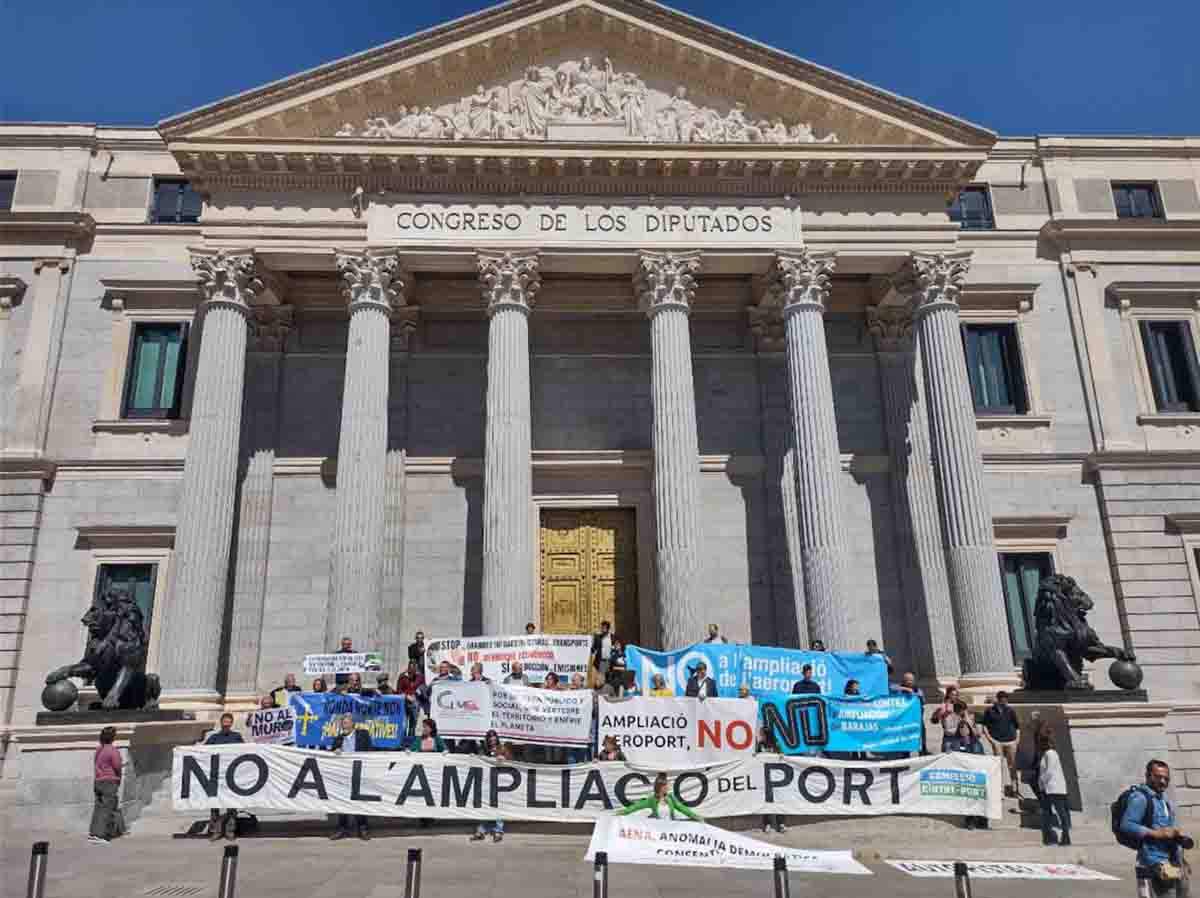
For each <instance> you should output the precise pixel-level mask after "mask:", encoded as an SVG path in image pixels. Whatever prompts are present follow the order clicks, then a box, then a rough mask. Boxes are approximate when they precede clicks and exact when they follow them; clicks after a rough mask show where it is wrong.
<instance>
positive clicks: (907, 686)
mask: <svg viewBox="0 0 1200 898" xmlns="http://www.w3.org/2000/svg"><path fill="white" fill-rule="evenodd" d="M894 691H895V692H899V693H901V694H902V695H915V696H916V697H917V699H918V700H919V701H920V703H921V712H920V717H921V754H922V755H927V754H929V744H928V737H927V736H926V734H925V693H924V691H922V690H921V688H920V687H918V686H917V676H916V674H914V673H913V672H912V671H911V670H907V671H905V672H904V673H903V674H901V676H900V682H899V683H897V684H896V686H895V688H894Z"/></svg>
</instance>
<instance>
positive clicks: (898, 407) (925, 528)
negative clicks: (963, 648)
mask: <svg viewBox="0 0 1200 898" xmlns="http://www.w3.org/2000/svg"><path fill="white" fill-rule="evenodd" d="M912 325H913V317H912V310H911V309H910V308H908V307H907V306H879V307H876V308H869V309H867V328H868V330H869V331H870V332H871V336H872V337H873V338H874V340H875V351H876V353H877V355H878V358H879V380H880V383H881V384H882V387H883V414H884V424H885V427H886V430H887V441H888V455H889V456H890V462H891V465H890V467H891V478H890V479H891V485H892V510H893V519H894V521H895V527H896V532H897V534H899V535H900V537H901V539H900V542H899V547H898V548H899V551H898V554H899V558H900V574H901V577H900V580H901V586H902V588H903V589H904V596H905V609H906V611H907V614H908V633H909V640H910V643H911V645H912V653H913V660H914V662H915V665H916V669H917V671H918V672H919V673H920V674H921V675H922V676H923V677H930V678H936V679H938V680H945V679H953V678H957V677H958V674H959V666H958V644H957V642H956V639H955V635H954V612H953V609H952V607H951V603H950V583H949V579H948V578H947V575H946V554H945V551H944V550H943V548H942V522H941V511H940V509H939V508H938V497H937V483H936V481H935V480H934V475H933V463H932V461H931V460H930V455H929V452H930V450H929V418H928V417H927V414H926V409H925V400H924V396H923V393H924V389H923V388H922V383H921V378H922V373H921V369H922V365H921V355H920V353H919V352H917V351H916V347H915V345H914V341H913V333H912Z"/></svg>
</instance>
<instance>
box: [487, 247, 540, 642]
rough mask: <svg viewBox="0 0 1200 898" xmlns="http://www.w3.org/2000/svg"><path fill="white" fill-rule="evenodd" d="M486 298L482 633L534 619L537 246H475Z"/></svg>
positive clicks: (508, 631)
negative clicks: (532, 325)
mask: <svg viewBox="0 0 1200 898" xmlns="http://www.w3.org/2000/svg"><path fill="white" fill-rule="evenodd" d="M478 264H479V282H480V285H481V286H482V288H483V298H484V300H485V301H486V302H487V308H488V315H489V317H490V318H491V321H490V322H489V324H488V364H487V427H486V433H485V437H484V442H485V445H484V457H483V632H484V633H486V634H488V635H493V636H504V635H510V636H511V635H516V634H520V633H524V632H525V624H526V623H527V622H528V621H531V620H533V607H534V606H533V600H534V595H533V533H532V530H531V522H530V518H529V514H530V507H531V505H532V502H533V470H532V467H533V459H532V454H531V452H532V439H533V437H532V421H531V412H530V385H529V312H530V309H531V308H532V306H533V298H534V295H535V294H536V293H537V290H538V287H539V286H540V285H541V276H540V274H539V273H538V256H537V253H536V252H506V253H496V254H491V253H480V254H479V258H478Z"/></svg>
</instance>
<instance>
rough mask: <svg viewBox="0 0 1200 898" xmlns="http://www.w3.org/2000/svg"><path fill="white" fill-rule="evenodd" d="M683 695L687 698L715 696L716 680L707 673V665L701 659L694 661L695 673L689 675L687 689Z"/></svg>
mask: <svg viewBox="0 0 1200 898" xmlns="http://www.w3.org/2000/svg"><path fill="white" fill-rule="evenodd" d="M684 695H686V696H687V697H688V698H698V699H700V700H702V701H703V700H704V699H705V698H716V697H717V681H716V680H714V679H713V678H712V677H710V676H709V675H708V665H707V664H705V663H704V662H703V661H698V662H697V663H696V670H695V673H693V674H692V675H691V677H690V678H689V679H688V682H687V689H686V690H685V691H684Z"/></svg>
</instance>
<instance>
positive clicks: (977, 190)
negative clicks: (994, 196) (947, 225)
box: [948, 186, 996, 231]
mask: <svg viewBox="0 0 1200 898" xmlns="http://www.w3.org/2000/svg"><path fill="white" fill-rule="evenodd" d="M948 214H949V216H950V220H951V221H957V222H958V225H959V227H960V228H962V230H964V231H990V230H992V229H993V228H995V227H996V219H995V217H994V216H993V215H992V200H991V197H989V196H988V189H987V188H986V187H983V186H979V187H964V188H963V189H962V190H960V191H959V193H958V196H956V197H955V198H954V201H953V202H951V203H950V209H949V212H948Z"/></svg>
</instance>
